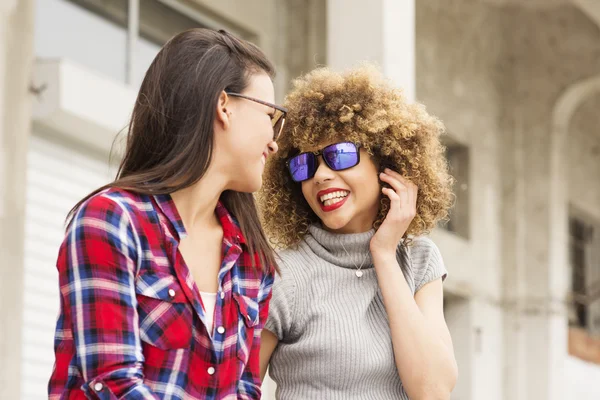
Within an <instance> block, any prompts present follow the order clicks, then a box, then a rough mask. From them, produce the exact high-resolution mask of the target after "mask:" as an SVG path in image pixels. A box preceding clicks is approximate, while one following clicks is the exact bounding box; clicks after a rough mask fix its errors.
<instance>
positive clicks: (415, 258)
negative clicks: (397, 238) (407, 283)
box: [408, 236, 448, 293]
mask: <svg viewBox="0 0 600 400" xmlns="http://www.w3.org/2000/svg"><path fill="white" fill-rule="evenodd" d="M408 254H409V258H410V264H411V269H412V273H413V275H414V281H415V282H414V283H415V293H416V292H417V291H418V290H419V289H420V288H421V287H423V286H424V285H425V284H427V283H429V282H431V281H433V280H436V279H439V278H441V279H442V280H445V279H446V276H447V275H448V272H447V271H446V267H445V265H444V260H443V259H442V254H441V252H440V249H439V248H438V247H437V245H436V244H435V243H434V242H433V240H431V239H430V238H429V237H426V236H419V237H415V238H413V239H412V242H411V243H410V245H408Z"/></svg>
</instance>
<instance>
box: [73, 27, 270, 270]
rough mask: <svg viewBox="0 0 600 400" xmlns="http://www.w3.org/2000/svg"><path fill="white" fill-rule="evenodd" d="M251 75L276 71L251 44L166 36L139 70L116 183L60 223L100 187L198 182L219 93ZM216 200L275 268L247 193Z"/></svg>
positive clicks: (156, 190)
mask: <svg viewBox="0 0 600 400" xmlns="http://www.w3.org/2000/svg"><path fill="white" fill-rule="evenodd" d="M256 72H265V73H267V74H268V75H269V76H270V77H271V79H273V78H274V76H275V68H274V67H273V65H272V64H271V62H270V61H269V60H268V59H267V58H266V56H265V54H264V53H263V52H262V51H261V50H260V49H259V48H258V47H256V46H255V45H253V44H251V43H249V42H246V41H244V40H241V39H238V38H237V37H235V36H233V35H231V34H230V33H228V32H226V31H223V30H221V31H213V30H209V29H192V30H188V31H185V32H182V33H180V34H178V35H177V36H175V37H173V38H172V39H171V40H170V41H169V42H167V43H166V44H165V45H164V46H163V48H162V49H161V50H160V52H159V53H158V55H157V56H156V58H155V59H154V61H153V62H152V64H151V65H150V68H149V69H148V71H147V72H146V76H145V77H144V80H143V82H142V85H141V87H140V91H139V93H138V96H137V100H136V103H135V106H134V108H133V113H132V116H131V121H130V123H129V127H128V132H127V133H128V135H127V145H126V150H125V154H124V157H123V159H122V160H121V163H120V165H119V169H118V172H117V176H116V179H115V180H114V181H113V182H111V183H109V184H107V185H105V186H103V187H101V188H99V189H97V190H95V191H93V192H92V193H90V194H89V195H87V196H86V197H84V198H83V199H82V200H81V201H79V202H78V203H77V204H76V205H75V207H73V208H72V209H71V211H70V212H69V215H68V217H67V223H69V222H70V221H71V219H72V218H73V216H74V214H75V212H76V211H77V209H78V208H79V207H80V206H81V205H82V204H83V203H84V202H85V201H86V200H88V199H89V198H90V197H92V196H94V195H95V194H97V193H99V192H100V191H102V190H104V189H107V188H119V189H124V190H129V191H132V192H136V193H140V194H146V195H157V194H170V193H173V192H175V191H177V190H180V189H184V188H186V187H189V186H191V185H193V184H195V183H196V182H198V181H199V180H200V179H201V178H202V177H203V176H204V174H205V173H206V171H207V169H208V166H209V164H210V162H211V159H212V152H213V146H214V138H213V123H214V120H215V118H216V105H217V102H218V99H219V96H220V94H221V93H222V91H224V90H226V91H231V92H236V93H242V92H243V91H244V89H246V87H247V86H248V84H249V77H250V76H251V75H252V73H256ZM221 201H222V202H223V204H224V205H225V207H226V208H227V210H228V211H229V212H230V213H231V214H232V215H233V216H234V217H235V218H236V220H237V221H238V223H239V225H240V228H241V230H242V233H243V234H244V236H245V238H246V242H247V244H248V248H249V250H250V252H251V253H256V254H257V255H258V257H259V260H260V263H261V264H262V266H263V269H264V270H269V269H270V268H277V266H276V262H275V257H274V254H273V252H272V250H271V247H270V246H269V242H268V240H267V238H266V236H265V234H264V231H263V229H262V227H261V225H260V220H259V217H258V212H257V209H256V204H255V201H254V197H253V195H252V194H251V193H240V192H235V191H225V192H223V194H222V195H221Z"/></svg>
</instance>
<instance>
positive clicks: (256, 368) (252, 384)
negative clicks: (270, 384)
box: [238, 274, 273, 400]
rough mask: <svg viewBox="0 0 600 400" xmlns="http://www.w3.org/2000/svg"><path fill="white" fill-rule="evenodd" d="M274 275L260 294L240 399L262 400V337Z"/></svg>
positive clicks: (261, 286)
mask: <svg viewBox="0 0 600 400" xmlns="http://www.w3.org/2000/svg"><path fill="white" fill-rule="evenodd" d="M272 287H273V274H265V276H264V278H263V280H262V282H261V284H260V288H259V292H258V309H259V317H258V324H257V325H256V327H255V328H254V337H253V339H252V349H251V350H250V356H249V358H248V364H247V365H246V368H245V369H244V372H243V373H242V379H241V380H240V383H239V388H238V399H242V400H260V398H261V389H260V387H261V381H260V335H261V332H262V330H263V327H264V325H265V322H266V320H267V316H268V315H269V304H270V302H271V298H272V295H273V292H272Z"/></svg>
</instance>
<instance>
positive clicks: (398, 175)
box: [383, 168, 411, 186]
mask: <svg viewBox="0 0 600 400" xmlns="http://www.w3.org/2000/svg"><path fill="white" fill-rule="evenodd" d="M383 172H385V173H386V174H388V175H391V176H393V177H394V178H396V179H398V180H399V181H400V182H401V183H402V184H403V185H405V186H408V185H409V184H410V183H411V182H410V179H408V178H405V177H404V176H403V175H402V174H401V173H399V172H397V171H394V170H393V169H389V168H386V169H385V170H384V171H383Z"/></svg>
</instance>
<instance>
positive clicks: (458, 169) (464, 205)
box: [442, 138, 470, 239]
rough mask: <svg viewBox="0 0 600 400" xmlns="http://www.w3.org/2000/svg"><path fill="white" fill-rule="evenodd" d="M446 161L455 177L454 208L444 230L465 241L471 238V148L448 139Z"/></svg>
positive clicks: (443, 226)
mask: <svg viewBox="0 0 600 400" xmlns="http://www.w3.org/2000/svg"><path fill="white" fill-rule="evenodd" d="M444 144H445V145H446V159H447V160H448V164H449V170H450V174H451V175H452V176H453V177H454V179H455V182H454V187H453V192H454V195H455V199H454V206H453V207H452V209H451V210H450V219H449V221H447V222H445V223H443V224H442V228H444V229H446V230H448V231H450V232H452V233H455V234H457V235H459V236H461V237H463V238H465V239H468V238H469V231H470V229H469V148H468V147H467V146H465V145H463V144H460V143H458V142H456V141H455V140H453V139H451V138H450V139H448V138H446V143H444Z"/></svg>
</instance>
